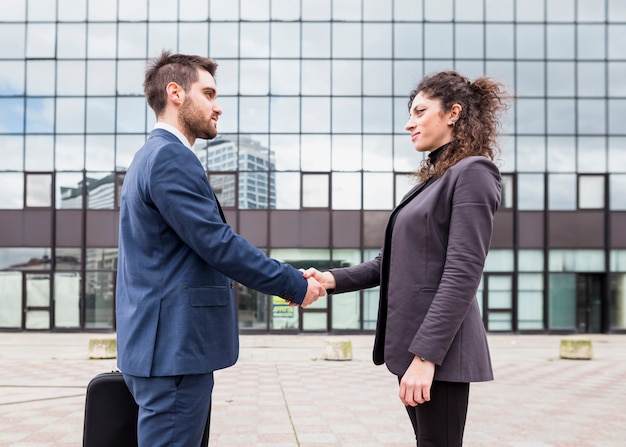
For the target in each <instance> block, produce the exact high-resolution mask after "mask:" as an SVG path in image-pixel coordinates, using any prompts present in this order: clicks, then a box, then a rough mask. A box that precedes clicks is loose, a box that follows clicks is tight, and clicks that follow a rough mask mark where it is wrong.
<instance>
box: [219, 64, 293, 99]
mask: <svg viewBox="0 0 626 447" xmlns="http://www.w3.org/2000/svg"><path fill="white" fill-rule="evenodd" d="M220 66H221V64H220ZM270 78H271V79H270V91H271V93H272V95H297V94H299V93H300V63H299V61H297V60H283V59H272V60H271V61H270Z"/></svg>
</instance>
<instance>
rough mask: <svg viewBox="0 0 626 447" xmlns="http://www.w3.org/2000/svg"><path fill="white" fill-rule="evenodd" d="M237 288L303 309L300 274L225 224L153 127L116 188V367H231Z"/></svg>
mask: <svg viewBox="0 0 626 447" xmlns="http://www.w3.org/2000/svg"><path fill="white" fill-rule="evenodd" d="M233 280H236V281H238V282H240V283H242V284H244V285H246V286H248V287H250V288H253V289H255V290H259V291H261V292H263V293H267V294H271V295H278V296H281V297H283V298H285V299H287V300H290V301H294V302H296V303H301V302H302V300H303V298H304V295H305V294H306V290H307V282H306V280H305V279H304V278H303V277H302V273H300V272H299V271H298V270H296V269H294V268H293V267H291V266H289V265H287V264H282V263H280V262H278V261H277V260H274V259H270V258H268V257H266V256H265V255H264V254H263V253H262V252H261V251H260V250H259V249H257V248H256V247H254V246H253V245H252V244H250V243H249V242H247V241H246V240H245V239H244V238H242V237H241V236H239V235H237V234H236V233H235V232H234V231H233V230H232V228H231V227H230V226H229V225H227V224H226V223H225V222H224V221H223V219H222V217H221V215H220V210H219V205H218V203H217V199H216V198H215V195H214V193H213V190H212V189H211V186H210V185H209V182H208V180H207V176H206V173H205V171H204V169H203V167H202V164H201V163H200V161H199V160H198V158H197V157H196V155H195V154H194V153H193V152H192V151H191V150H189V149H188V148H187V147H185V146H184V145H183V144H182V143H181V142H180V141H179V140H178V138H176V136H174V135H173V134H172V133H170V132H168V131H166V130H163V129H155V130H154V131H152V133H151V134H150V137H149V139H148V141H147V142H146V144H145V145H144V146H143V147H142V148H141V149H140V150H139V151H138V152H137V153H136V154H135V157H134V159H133V162H132V163H131V165H130V167H129V169H128V171H127V173H126V176H125V178H124V185H123V187H122V196H121V205H120V231H119V260H118V269H117V298H116V300H117V301H116V319H117V349H118V367H119V368H120V369H121V370H122V371H123V372H124V373H127V374H131V375H135V376H141V377H149V376H169V375H181V374H204V373H208V372H211V371H214V370H216V369H220V368H225V367H227V366H231V365H232V364H234V363H235V362H236V361H237V356H238V351H239V344H238V334H237V310H236V306H235V300H234V293H233V287H232V284H233Z"/></svg>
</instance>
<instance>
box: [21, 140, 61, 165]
mask: <svg viewBox="0 0 626 447" xmlns="http://www.w3.org/2000/svg"><path fill="white" fill-rule="evenodd" d="M25 150H26V157H25V169H26V170H27V171H52V170H53V169H54V136H52V135H27V136H26V147H25ZM20 155H21V151H20Z"/></svg>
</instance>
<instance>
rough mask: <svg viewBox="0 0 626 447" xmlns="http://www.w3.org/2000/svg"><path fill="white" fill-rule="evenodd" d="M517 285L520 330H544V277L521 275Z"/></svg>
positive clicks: (539, 275)
mask: <svg viewBox="0 0 626 447" xmlns="http://www.w3.org/2000/svg"><path fill="white" fill-rule="evenodd" d="M517 284H518V289H517V327H518V329H520V330H531V329H543V292H544V290H543V289H544V288H543V275H542V274H537V273H534V274H530V273H520V274H519V275H518V281H517Z"/></svg>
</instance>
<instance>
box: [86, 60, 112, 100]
mask: <svg viewBox="0 0 626 447" xmlns="http://www.w3.org/2000/svg"><path fill="white" fill-rule="evenodd" d="M115 69H116V65H115V62H114V61H92V60H88V61H87V94H88V95H93V96H97V95H115V79H116V76H115Z"/></svg>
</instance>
